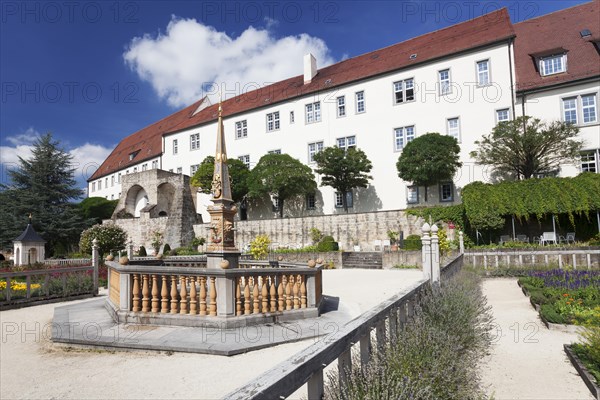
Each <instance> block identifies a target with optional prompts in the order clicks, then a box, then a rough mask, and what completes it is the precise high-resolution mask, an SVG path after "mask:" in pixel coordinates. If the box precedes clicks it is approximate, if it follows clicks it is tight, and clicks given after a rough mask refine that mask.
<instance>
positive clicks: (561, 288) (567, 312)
mask: <svg viewBox="0 0 600 400" xmlns="http://www.w3.org/2000/svg"><path fill="white" fill-rule="evenodd" d="M528 275H529V276H527V277H523V278H520V279H519V285H521V287H523V289H524V291H525V292H526V293H527V295H529V296H530V299H531V302H532V303H533V304H535V305H538V306H539V310H540V315H541V316H542V317H543V318H544V319H545V320H546V321H548V322H551V323H556V324H574V325H587V326H600V271H598V270H594V271H588V270H577V271H576V270H565V269H554V270H550V271H531V272H529V274H528Z"/></svg>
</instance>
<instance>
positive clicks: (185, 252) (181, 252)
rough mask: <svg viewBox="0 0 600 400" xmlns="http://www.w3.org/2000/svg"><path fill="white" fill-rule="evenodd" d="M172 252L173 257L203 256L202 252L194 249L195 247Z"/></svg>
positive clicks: (181, 248) (177, 249)
mask: <svg viewBox="0 0 600 400" xmlns="http://www.w3.org/2000/svg"><path fill="white" fill-rule="evenodd" d="M171 251H172V253H171V255H178V256H197V255H199V254H202V253H201V252H199V251H198V250H196V249H194V248H193V247H178V248H176V249H174V250H171Z"/></svg>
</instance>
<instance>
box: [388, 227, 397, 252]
mask: <svg viewBox="0 0 600 400" xmlns="http://www.w3.org/2000/svg"><path fill="white" fill-rule="evenodd" d="M387 235H388V238H389V239H390V245H391V250H392V251H398V239H399V238H400V233H398V231H387Z"/></svg>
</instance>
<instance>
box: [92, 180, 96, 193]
mask: <svg viewBox="0 0 600 400" xmlns="http://www.w3.org/2000/svg"><path fill="white" fill-rule="evenodd" d="M95 191H96V182H92V192H95Z"/></svg>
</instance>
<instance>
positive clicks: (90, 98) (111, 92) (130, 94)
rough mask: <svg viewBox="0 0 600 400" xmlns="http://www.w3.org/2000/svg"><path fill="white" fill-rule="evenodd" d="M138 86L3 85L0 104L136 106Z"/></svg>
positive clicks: (123, 84)
mask: <svg viewBox="0 0 600 400" xmlns="http://www.w3.org/2000/svg"><path fill="white" fill-rule="evenodd" d="M138 91H139V86H138V85H137V83H135V82H125V83H121V82H113V83H110V84H108V85H104V86H103V85H101V84H100V83H98V82H73V81H71V82H37V81H36V82H11V81H7V82H2V103H8V102H20V103H23V104H25V103H36V104H38V103H70V104H73V103H77V102H85V103H98V102H99V101H101V100H102V99H103V96H104V98H105V100H108V101H112V102H114V103H138V102H139V99H138V98H137V97H136V96H137V93H138Z"/></svg>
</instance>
